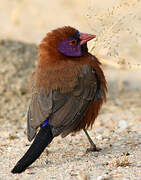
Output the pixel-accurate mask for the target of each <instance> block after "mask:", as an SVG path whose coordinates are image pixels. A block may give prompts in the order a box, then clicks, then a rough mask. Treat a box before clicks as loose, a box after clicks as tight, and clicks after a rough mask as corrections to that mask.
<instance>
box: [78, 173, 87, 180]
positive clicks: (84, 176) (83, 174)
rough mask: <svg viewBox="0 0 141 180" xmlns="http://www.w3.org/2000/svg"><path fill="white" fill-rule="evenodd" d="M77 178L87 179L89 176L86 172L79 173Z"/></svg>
mask: <svg viewBox="0 0 141 180" xmlns="http://www.w3.org/2000/svg"><path fill="white" fill-rule="evenodd" d="M78 179H79V180H89V177H88V175H87V174H85V173H82V174H80V175H79V176H78Z"/></svg>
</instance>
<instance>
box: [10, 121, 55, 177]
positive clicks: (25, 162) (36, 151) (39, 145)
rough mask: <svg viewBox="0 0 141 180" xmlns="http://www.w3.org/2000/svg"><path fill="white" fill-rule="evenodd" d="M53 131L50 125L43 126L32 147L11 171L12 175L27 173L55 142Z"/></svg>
mask: <svg viewBox="0 0 141 180" xmlns="http://www.w3.org/2000/svg"><path fill="white" fill-rule="evenodd" d="M51 129H52V128H51V127H50V125H49V124H48V123H47V124H45V125H44V124H43V125H42V127H41V129H40V131H39V132H38V134H37V135H36V137H35V139H34V141H33V143H32V145H31V146H30V148H29V149H28V150H27V152H26V153H25V155H24V156H23V157H22V158H21V159H20V160H19V161H18V162H17V164H16V166H15V167H14V168H13V169H12V171H11V172H12V173H14V174H15V173H21V172H23V171H25V169H26V168H27V167H28V166H29V165H31V164H32V163H33V162H34V161H35V160H36V159H37V158H38V157H39V156H40V155H41V153H42V152H43V151H44V149H45V148H46V147H47V145H48V144H50V143H51V141H52V140H53V135H52V131H51Z"/></svg>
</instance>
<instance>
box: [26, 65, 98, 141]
mask: <svg viewBox="0 0 141 180" xmlns="http://www.w3.org/2000/svg"><path fill="white" fill-rule="evenodd" d="M96 92H97V77H96V74H95V71H94V70H93V69H92V68H91V67H89V66H88V65H84V67H83V69H82V72H81V73H80V74H79V75H78V83H77V85H76V87H74V90H73V91H71V92H68V93H62V92H60V91H59V90H54V91H51V92H49V93H48V95H46V93H45V91H43V90H42V91H41V92H40V93H39V94H38V93H37V94H34V95H33V96H32V100H31V104H30V106H29V111H28V139H29V140H32V139H33V138H34V136H35V134H36V129H37V128H38V127H39V126H40V125H42V124H43V122H44V121H45V119H46V118H47V117H48V118H49V123H50V125H52V126H53V129H52V131H53V135H54V136H57V135H59V134H62V136H63V137H65V136H66V135H68V134H69V133H70V132H72V131H73V130H75V129H76V128H77V126H78V124H79V123H80V121H81V120H83V119H84V117H85V115H86V113H87V110H88V106H89V105H90V104H91V102H92V101H94V99H95V96H96Z"/></svg>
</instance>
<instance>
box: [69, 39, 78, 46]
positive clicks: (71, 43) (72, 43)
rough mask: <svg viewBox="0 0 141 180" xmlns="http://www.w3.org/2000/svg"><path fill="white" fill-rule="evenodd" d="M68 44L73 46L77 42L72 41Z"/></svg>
mask: <svg viewBox="0 0 141 180" xmlns="http://www.w3.org/2000/svg"><path fill="white" fill-rule="evenodd" d="M69 44H70V45H72V46H75V45H76V44H77V41H76V40H75V39H74V40H72V41H69Z"/></svg>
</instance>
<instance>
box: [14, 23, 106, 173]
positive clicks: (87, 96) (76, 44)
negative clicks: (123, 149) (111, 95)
mask: <svg viewBox="0 0 141 180" xmlns="http://www.w3.org/2000/svg"><path fill="white" fill-rule="evenodd" d="M95 37H96V35H92V34H87V33H81V32H80V31H78V30H77V29H75V28H73V27H71V26H64V27H60V28H57V29H54V30H52V31H51V32H49V33H47V35H46V36H45V38H44V39H43V40H42V42H41V43H40V45H39V53H38V64H37V67H36V68H35V71H34V72H33V74H32V76H31V80H30V83H31V92H32V93H31V101H30V104H29V109H28V113H27V137H28V140H29V141H32V140H33V139H34V140H33V143H32V144H31V146H30V147H29V149H28V150H27V152H26V153H25V155H24V156H23V157H22V158H21V159H20V160H19V161H18V162H17V164H16V165H15V167H14V168H13V169H12V171H11V172H12V173H14V174H15V173H22V172H23V171H25V170H26V168H28V166H30V165H31V164H32V163H33V162H34V161H35V160H36V159H37V158H39V156H40V155H41V153H42V152H43V151H44V149H45V148H46V147H47V146H48V144H50V143H51V142H52V140H53V139H54V138H55V137H57V136H59V135H61V136H62V138H64V137H66V136H67V135H69V134H70V133H76V132H78V131H80V130H83V131H84V132H85V134H86V136H87V138H88V140H89V142H90V145H91V147H90V148H88V150H90V151H98V150H99V149H98V148H97V147H96V145H95V143H94V142H93V140H92V139H91V137H90V136H89V134H88V132H87V129H88V128H89V127H92V125H93V124H94V121H95V119H96V117H97V116H98V113H99V110H100V108H101V106H102V104H103V102H105V101H106V94H107V82H106V79H105V75H104V73H103V70H102V68H101V63H100V61H99V60H98V59H97V58H96V56H94V55H92V54H90V53H89V52H88V47H87V42H88V41H90V40H92V39H94V38H95Z"/></svg>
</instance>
